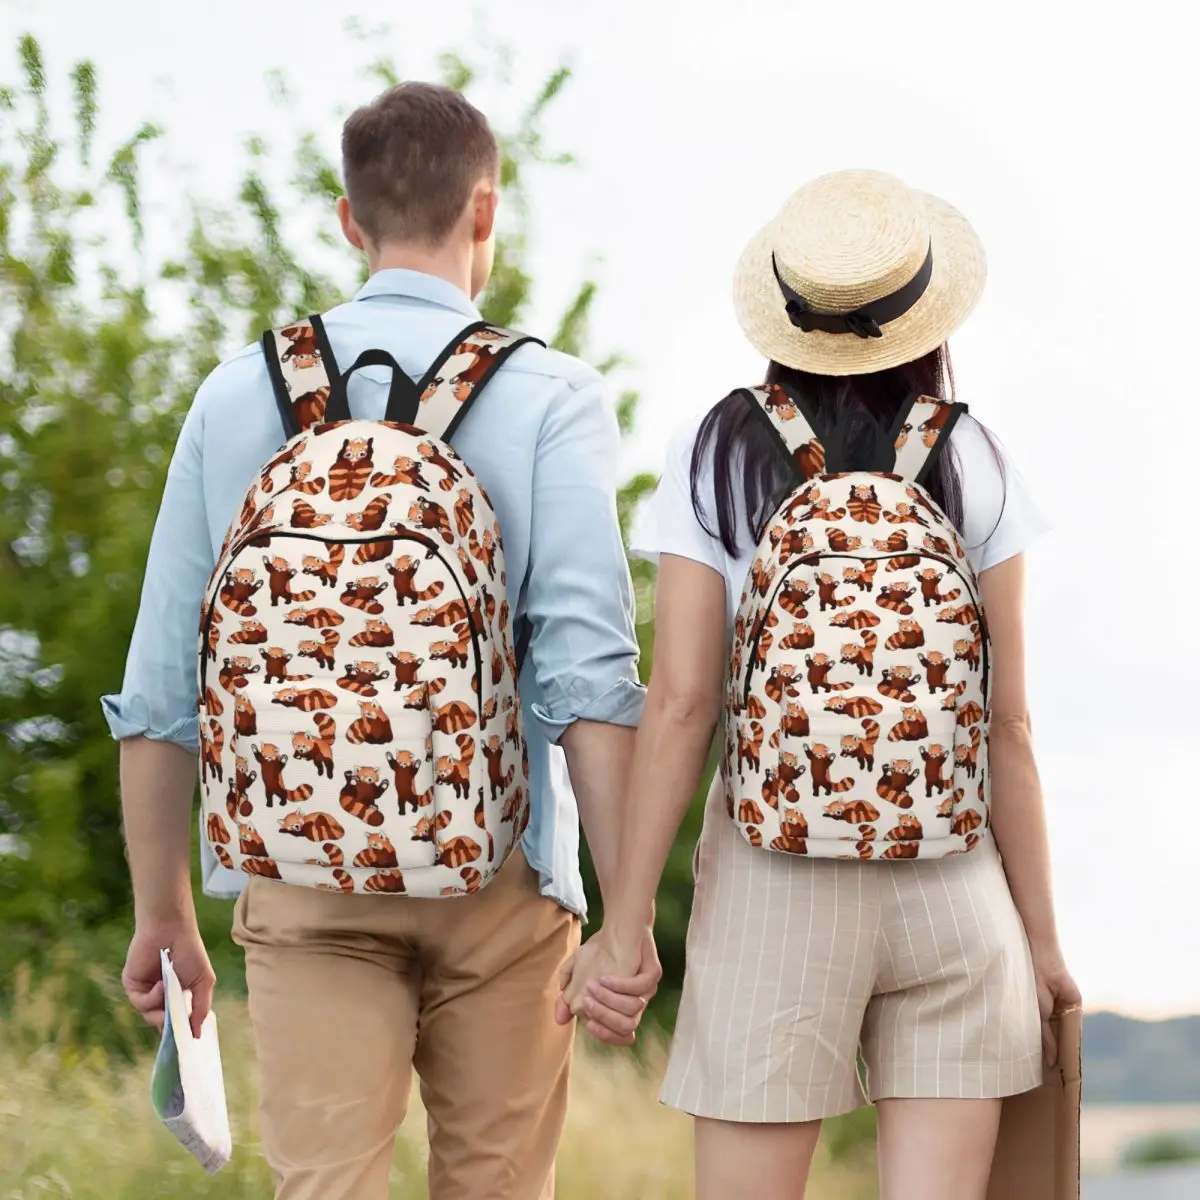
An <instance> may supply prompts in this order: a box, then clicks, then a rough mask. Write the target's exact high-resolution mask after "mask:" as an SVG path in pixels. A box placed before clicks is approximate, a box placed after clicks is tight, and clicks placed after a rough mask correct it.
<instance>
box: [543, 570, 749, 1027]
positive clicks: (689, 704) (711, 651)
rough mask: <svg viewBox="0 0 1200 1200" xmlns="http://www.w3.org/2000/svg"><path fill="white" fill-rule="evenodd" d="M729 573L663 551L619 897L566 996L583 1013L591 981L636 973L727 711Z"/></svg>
mask: <svg viewBox="0 0 1200 1200" xmlns="http://www.w3.org/2000/svg"><path fill="white" fill-rule="evenodd" d="M725 626H726V618H725V581H724V578H723V577H722V576H721V575H720V574H719V573H718V572H716V571H714V570H713V569H712V568H711V567H707V566H702V565H701V564H700V563H696V562H692V561H691V560H690V559H686V558H680V557H677V556H675V555H671V554H664V555H662V557H661V560H660V565H659V575H658V590H657V601H656V605H655V626H654V629H655V641H654V661H653V666H652V671H651V678H650V686H649V691H648V693H647V696H646V707H645V711H644V713H643V716H642V723H641V726H640V727H639V729H638V733H637V740H636V742H635V745H634V754H633V763H632V766H631V768H630V774H629V792H628V795H627V796H626V802H625V805H624V820H623V824H622V832H621V838H620V843H619V844H620V855H619V859H618V865H617V871H616V876H615V883H614V886H613V889H612V890H613V896H612V900H611V902H608V903H607V906H606V909H605V917H604V928H603V929H602V930H601V931H600V932H599V933H597V934H596V935H595V936H594V937H593V938H591V939H590V940H589V941H588V943H587V944H586V945H585V946H584V947H583V949H582V950H581V951H580V952H579V955H578V956H577V958H576V960H575V962H574V964H573V965H572V968H571V977H570V982H569V984H568V985H567V987H566V988H565V999H566V1002H567V1004H568V1005H569V1006H570V1008H571V1011H572V1012H574V1013H575V1014H576V1015H578V1014H579V1013H580V1012H582V1011H584V1003H583V1000H584V995H585V992H586V987H587V984H588V983H589V982H590V981H595V980H599V979H600V978H601V977H602V976H620V977H626V976H630V975H632V974H634V972H635V971H636V969H637V966H638V962H639V959H640V957H641V952H642V940H643V937H644V934H645V928H646V914H647V913H648V912H649V911H650V906H651V905H652V904H653V902H654V896H655V893H656V892H657V890H658V882H659V878H660V876H661V875H662V871H663V866H664V865H665V863H666V861H667V855H668V854H669V853H670V850H671V844H672V842H674V840H675V835H676V833H677V832H678V831H679V825H680V822H681V821H682V820H683V815H684V813H685V812H686V811H687V807H688V805H689V804H690V803H691V800H692V797H693V795H694V794H695V791H696V787H697V785H698V784H699V782H700V776H701V774H702V773H703V771H704V763H705V761H706V759H707V757H708V751H709V747H710V746H711V744H712V737H713V731H714V729H715V728H716V725H717V719H718V717H719V716H720V712H721V702H722V694H723V687H724V677H725V658H726V628H725Z"/></svg>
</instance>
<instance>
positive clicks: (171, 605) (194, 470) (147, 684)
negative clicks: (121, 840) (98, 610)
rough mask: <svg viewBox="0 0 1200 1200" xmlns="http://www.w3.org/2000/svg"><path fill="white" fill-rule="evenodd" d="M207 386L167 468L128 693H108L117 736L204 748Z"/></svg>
mask: <svg viewBox="0 0 1200 1200" xmlns="http://www.w3.org/2000/svg"><path fill="white" fill-rule="evenodd" d="M203 391H204V389H203V387H202V388H201V390H200V392H199V393H197V396H196V403H194V404H193V406H192V408H191V410H190V411H189V413H188V415H187V418H186V420H185V421H184V423H183V428H182V430H181V431H180V434H179V440H178V441H177V442H176V445H175V452H174V454H173V455H172V458H171V465H170V467H169V469H168V471H167V482H166V487H165V489H164V491H163V498H162V504H161V506H160V508H159V512H158V519H157V521H156V522H155V526H154V533H153V536H152V538H151V541H150V553H149V556H148V558H147V561H146V574H145V577H144V579H143V581H142V595H141V603H140V605H139V608H138V615H137V621H136V623H135V625H134V630H133V637H132V639H131V641H130V646H129V653H128V656H127V658H126V661H125V676H124V680H123V682H122V685H121V691H120V692H119V693H116V694H113V695H107V696H103V697H101V705H102V706H103V709H104V715H105V717H106V718H107V720H108V726H109V729H110V731H111V732H112V735H113V737H114V738H117V739H119V740H120V739H125V738H132V737H139V736H144V737H148V738H152V739H155V740H160V741H169V742H174V743H176V744H177V745H179V746H182V747H184V748H185V749H188V750H191V751H193V752H195V751H197V750H198V748H199V726H198V721H197V707H196V673H197V661H198V659H197V655H198V640H197V639H198V633H197V630H198V627H199V620H200V609H201V605H202V602H203V597H204V589H205V586H206V585H207V583H208V579H209V576H210V574H211V573H212V569H213V549H212V540H211V537H210V534H209V528H208V522H207V519H206V516H205V505H204V487H203V475H202V468H201V456H200V447H201V442H202V424H203V419H202V416H201V404H200V401H201V397H202V394H203Z"/></svg>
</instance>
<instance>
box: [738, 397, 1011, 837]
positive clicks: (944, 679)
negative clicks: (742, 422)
mask: <svg viewBox="0 0 1200 1200" xmlns="http://www.w3.org/2000/svg"><path fill="white" fill-rule="evenodd" d="M743 395H744V396H745V398H746V400H747V402H748V403H750V404H751V405H752V406H753V409H754V412H755V413H757V415H758V416H760V417H761V418H762V419H763V421H764V423H765V426H766V428H767V429H768V430H770V433H771V437H772V439H773V441H774V442H775V443H777V445H778V448H779V450H780V452H781V453H782V454H783V455H784V457H785V458H786V460H787V462H788V464H789V468H790V469H791V471H792V473H793V477H794V483H793V485H792V486H791V487H790V488H789V489H788V494H787V496H786V497H785V498H784V500H783V501H782V502H781V504H780V506H779V507H778V508H777V509H776V510H775V512H774V514H773V515H772V517H771V519H770V520H768V521H767V523H766V526H765V532H764V534H763V537H762V540H761V542H760V543H759V545H758V548H757V551H756V555H755V559H754V565H753V568H752V569H751V572H750V577H749V579H748V580H747V583H746V589H745V592H744V593H743V595H742V599H741V604H740V606H739V608H738V613H737V618H736V621H735V625H734V638H733V647H732V653H731V657H730V665H729V674H728V684H727V688H728V691H727V696H726V706H725V747H724V758H723V768H722V770H723V775H724V781H725V790H726V797H727V804H728V807H729V815H730V816H731V817H732V818H733V820H734V821H735V822H736V823H737V825H738V827H739V828H740V829H741V831H742V834H743V835H744V836H745V838H746V840H747V841H749V842H750V844H751V845H753V846H761V847H764V848H767V849H770V850H777V851H782V852H784V853H788V854H808V855H811V856H813V857H817V858H859V859H874V858H882V859H889V860H894V859H912V858H941V857H944V856H946V855H949V854H956V853H961V852H963V851H966V850H971V849H974V847H975V846H976V845H978V844H979V842H980V839H981V838H982V837H983V836H985V831H986V830H987V828H988V824H989V821H988V794H989V779H988V766H987V744H988V719H989V711H990V710H989V691H988V672H989V645H988V635H987V627H986V625H985V623H984V614H983V610H982V607H981V605H980V600H979V588H978V582H977V580H976V577H975V572H974V570H973V569H972V567H971V564H970V563H969V561H968V560H967V558H966V555H965V553H964V551H963V548H962V545H961V544H960V541H959V538H958V535H957V533H956V532H955V530H954V528H953V526H952V525H951V523H950V521H949V519H948V518H947V517H946V515H945V513H943V512H942V511H941V509H939V508H938V506H937V505H936V504H935V503H934V502H933V500H932V499H931V497H930V495H929V492H928V491H927V490H926V489H925V487H924V486H923V483H922V481H923V480H925V479H926V478H927V477H928V475H929V473H930V471H931V469H932V468H933V465H934V463H935V461H936V459H937V456H938V454H939V453H940V452H941V450H942V449H943V447H944V446H945V445H946V443H947V440H948V438H949V436H950V431H951V429H952V427H953V425H954V423H955V421H956V420H957V419H958V417H959V415H960V414H961V413H962V412H964V411H965V409H966V406H965V405H962V404H950V403H946V402H944V401H940V400H931V399H927V398H925V397H915V398H913V399H911V400H909V401H908V402H906V404H905V405H904V407H903V408H902V410H901V412H900V414H899V417H898V419H897V421H896V425H895V428H894V429H893V430H892V431H891V433H890V435H889V437H888V441H887V443H886V444H885V445H883V446H882V447H881V448H880V451H879V452H878V453H877V454H876V456H875V457H876V458H877V460H878V461H875V462H873V463H871V464H869V465H870V469H868V470H856V469H852V467H851V465H850V464H848V463H841V462H836V461H830V460H831V459H833V458H834V456H835V455H836V454H837V453H838V452H839V450H838V448H837V447H836V446H833V447H832V448H833V451H834V453H833V454H830V453H829V451H830V449H831V446H829V445H823V444H822V440H821V439H820V438H819V437H818V436H817V432H816V430H817V429H818V423H817V421H816V419H815V417H814V415H813V414H811V413H810V412H808V411H806V408H805V405H804V404H803V403H802V402H801V400H800V398H799V397H797V396H795V395H794V394H792V393H790V392H789V391H788V390H786V389H784V388H782V387H778V386H769V387H760V388H754V389H750V390H747V391H745V392H744V393H743ZM825 440H826V441H827V442H829V443H831V444H832V443H834V442H835V441H837V440H840V439H836V438H832V437H830V438H826V439H825Z"/></svg>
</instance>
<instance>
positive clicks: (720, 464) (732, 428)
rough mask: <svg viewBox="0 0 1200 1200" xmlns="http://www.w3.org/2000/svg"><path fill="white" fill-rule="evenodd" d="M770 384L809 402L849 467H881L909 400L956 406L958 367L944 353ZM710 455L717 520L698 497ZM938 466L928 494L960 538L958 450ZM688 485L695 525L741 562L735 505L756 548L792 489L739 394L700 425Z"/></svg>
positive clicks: (792, 375)
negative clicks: (885, 445) (883, 445)
mask: <svg viewBox="0 0 1200 1200" xmlns="http://www.w3.org/2000/svg"><path fill="white" fill-rule="evenodd" d="M765 382H766V383H776V384H780V385H781V386H783V387H784V388H787V389H788V390H789V391H791V392H792V393H793V394H794V395H796V396H798V397H800V399H801V400H803V401H805V402H806V404H807V407H808V409H809V411H810V412H812V413H813V414H814V415H815V416H816V419H817V424H818V425H819V429H818V430H817V434H818V436H819V437H823V438H825V439H826V440H828V441H829V442H830V443H831V444H837V445H840V446H841V447H843V449H844V452H845V457H846V459H847V461H849V462H850V463H856V462H862V463H868V462H872V461H875V460H876V459H877V457H878V455H879V452H880V440H881V439H886V437H887V435H888V431H889V430H890V429H891V428H892V426H893V425H894V423H895V420H896V417H897V416H898V415H899V411H900V406H901V405H902V404H903V403H904V401H905V400H906V399H907V398H908V397H909V396H912V395H914V394H915V395H919V396H929V397H932V398H935V399H939V400H951V401H952V400H953V399H954V367H953V364H952V363H951V361H950V349H949V347H948V346H939V347H938V349H936V350H933V351H931V352H930V353H929V354H926V355H925V356H924V357H923V358H918V359H916V360H915V361H913V362H908V363H904V364H902V365H901V366H898V367H889V368H888V369H887V370H885V371H874V372H872V373H870V374H867V375H849V376H833V375H813V374H810V373H809V372H808V371H798V370H796V369H794V368H792V367H785V366H783V365H782V364H780V363H777V362H772V363H770V364H769V365H768V367H767V376H766V380H765ZM989 440H990V435H989ZM992 449H993V453H996V457H997V462H998V463H999V462H1001V460H1000V457H999V454H998V453H997V452H996V447H995V444H994V443H993V444H992ZM710 451H711V453H712V456H713V485H714V492H715V496H716V512H715V513H713V514H709V513H707V512H706V511H705V507H704V504H703V502H702V500H701V496H700V480H701V478H702V472H703V465H704V462H705V459H706V457H707V456H708V454H709V453H710ZM935 466H936V469H935V470H934V471H933V472H932V473H931V475H930V477H929V479H928V480H927V481H926V483H925V486H926V487H927V489H928V491H929V493H930V495H931V496H932V498H933V499H934V501H935V502H936V503H937V504H938V505H939V506H940V507H941V509H942V511H943V512H944V513H945V514H946V516H948V517H949V518H950V520H951V521H952V522H953V523H954V526H955V528H956V529H958V530H960V531H961V529H962V522H963V498H962V477H961V474H960V471H959V466H958V461H957V458H956V456H955V454H954V453H953V447H947V449H946V451H944V452H943V453H942V454H940V455H939V456H938V461H937V463H936V464H935ZM691 479H692V507H693V508H694V509H695V512H696V519H697V520H698V521H699V522H700V524H701V525H702V526H703V527H704V528H705V530H707V532H708V533H709V534H710V535H711V536H712V537H719V538H720V539H721V544H722V545H723V546H724V547H725V550H726V552H727V553H729V554H730V555H736V554H737V553H738V549H739V537H738V535H739V532H741V531H740V530H739V529H738V503H737V502H738V499H739V498H740V500H741V502H742V505H743V507H744V511H745V513H746V515H747V516H748V517H749V520H750V528H751V532H752V534H753V536H754V541H755V542H758V540H759V539H760V538H761V537H762V534H763V529H764V527H765V526H766V523H767V521H768V520H769V519H770V517H771V515H772V513H773V512H774V511H775V509H776V507H777V506H778V504H779V501H780V500H781V499H782V498H783V494H784V492H785V491H786V490H788V488H789V484H790V483H791V476H790V475H789V473H788V469H787V465H786V463H784V462H783V461H782V456H781V455H780V453H779V451H778V449H777V447H776V446H775V445H774V444H773V442H772V441H771V439H770V435H769V434H768V432H767V430H766V429H764V428H763V425H762V422H761V421H759V420H758V419H757V418H756V416H755V415H754V414H753V413H752V412H751V411H750V406H749V402H748V401H747V400H746V398H745V397H744V396H741V395H739V394H737V393H736V392H735V393H732V394H731V395H729V396H726V397H725V399H724V400H722V401H721V402H720V403H719V404H717V405H716V406H715V407H714V408H713V409H712V410H711V411H710V412H709V413H708V415H707V416H706V417H705V418H704V421H703V422H702V423H701V426H700V432H699V434H698V435H697V437H696V445H695V448H694V449H693V451H692V470H691ZM739 491H740V497H739V496H738V492H739ZM713 519H715V521H716V525H717V527H716V528H715V529H714V528H712V525H711V522H712V520H713Z"/></svg>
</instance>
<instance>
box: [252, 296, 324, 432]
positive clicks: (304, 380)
mask: <svg viewBox="0 0 1200 1200" xmlns="http://www.w3.org/2000/svg"><path fill="white" fill-rule="evenodd" d="M262 350H263V357H264V358H265V359H266V361H267V374H268V375H269V376H270V377H271V390H272V391H273V392H274V393H275V404H276V406H277V407H278V409H279V418H280V420H281V421H282V422H283V429H284V432H285V433H286V434H287V436H288V438H289V439H290V438H293V437H295V436H296V434H298V433H301V432H302V431H303V430H306V429H310V428H312V426H314V425H317V424H319V423H320V422H321V421H324V420H326V419H327V418H326V410H327V409H328V406H329V402H330V396H331V392H332V391H333V389H334V388H335V387H336V386H337V385H338V384H340V383H341V377H340V375H339V374H338V366H337V362H336V361H335V359H334V357H333V351H332V350H331V349H330V347H329V338H328V337H326V335H325V326H324V324H323V323H322V321H321V318H320V317H316V316H313V317H308V318H307V319H306V320H304V321H297V322H295V323H293V324H291V325H282V326H280V327H279V328H278V329H268V330H267V331H266V333H264V334H263V335H262Z"/></svg>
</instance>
